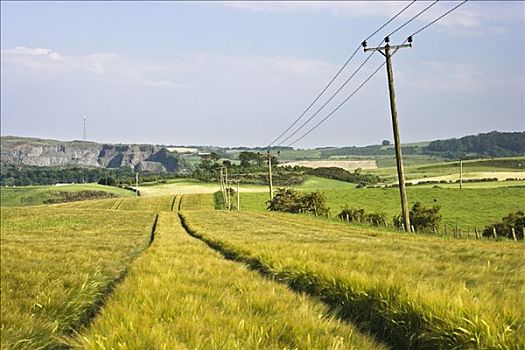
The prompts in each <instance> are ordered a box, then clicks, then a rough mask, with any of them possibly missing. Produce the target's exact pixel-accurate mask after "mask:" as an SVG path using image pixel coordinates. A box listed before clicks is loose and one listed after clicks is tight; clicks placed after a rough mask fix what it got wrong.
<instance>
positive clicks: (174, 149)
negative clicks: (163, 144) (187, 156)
mask: <svg viewBox="0 0 525 350" xmlns="http://www.w3.org/2000/svg"><path fill="white" fill-rule="evenodd" d="M167 149H168V151H170V152H177V153H197V152H199V149H198V148H190V147H168V148H167Z"/></svg>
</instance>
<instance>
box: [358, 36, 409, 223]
mask: <svg viewBox="0 0 525 350" xmlns="http://www.w3.org/2000/svg"><path fill="white" fill-rule="evenodd" d="M389 42H390V38H389V37H386V38H385V43H386V45H385V46H383V47H377V48H369V49H367V48H366V41H363V43H362V45H363V47H364V50H365V52H366V51H379V53H381V54H382V55H383V56H385V58H386V72H387V76H388V91H389V93H390V112H391V114H392V128H393V130H394V146H395V150H396V165H397V177H398V180H399V193H400V196H401V209H402V212H403V223H404V227H405V231H407V232H410V227H411V226H410V217H409V215H408V213H409V211H408V199H407V193H406V185H405V171H404V169H403V156H402V155H401V141H400V137H399V125H398V121H397V109H396V94H395V91H394V72H393V70H392V53H391V50H395V51H397V50H399V49H401V48H404V47H412V37H409V38H408V44H407V45H404V44H403V45H394V46H390V44H389ZM383 51H384V52H383Z"/></svg>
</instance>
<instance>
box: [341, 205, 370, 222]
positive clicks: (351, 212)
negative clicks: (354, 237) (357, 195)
mask: <svg viewBox="0 0 525 350" xmlns="http://www.w3.org/2000/svg"><path fill="white" fill-rule="evenodd" d="M337 216H338V217H339V218H340V219H342V220H348V221H358V222H361V221H363V220H364V219H365V210H364V209H356V208H349V207H346V206H345V207H344V208H343V210H342V211H341V212H340V213H339V214H338V215H337Z"/></svg>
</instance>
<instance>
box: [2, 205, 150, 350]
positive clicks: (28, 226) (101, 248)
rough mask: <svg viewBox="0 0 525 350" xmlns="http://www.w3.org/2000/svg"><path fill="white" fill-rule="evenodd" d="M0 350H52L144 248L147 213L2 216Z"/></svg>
mask: <svg viewBox="0 0 525 350" xmlns="http://www.w3.org/2000/svg"><path fill="white" fill-rule="evenodd" d="M1 215H2V230H1V245H2V249H1V266H2V274H1V290H2V303H1V323H2V324H1V329H2V331H1V344H2V349H59V348H64V346H65V345H64V344H65V343H64V339H65V337H66V336H69V335H71V334H72V332H73V331H75V330H78V329H80V327H81V326H83V325H84V324H85V323H86V322H88V321H89V319H90V317H91V316H92V315H93V313H94V312H96V310H97V309H98V307H99V306H100V305H101V303H102V300H103V298H104V297H105V295H106V294H107V293H109V292H110V290H111V288H112V286H113V283H115V281H116V280H117V279H119V278H121V277H122V276H123V273H124V272H125V270H126V268H127V267H128V266H129V265H130V263H131V262H132V260H133V259H134V258H135V257H136V256H137V255H138V254H139V253H140V252H141V251H143V250H144V249H145V248H146V247H147V245H148V243H149V241H150V234H151V228H152V224H153V219H154V215H153V213H148V212H144V213H134V215H128V214H127V213H126V212H115V211H101V210H75V209H66V208H61V207H57V206H39V207H26V208H2V211H1Z"/></svg>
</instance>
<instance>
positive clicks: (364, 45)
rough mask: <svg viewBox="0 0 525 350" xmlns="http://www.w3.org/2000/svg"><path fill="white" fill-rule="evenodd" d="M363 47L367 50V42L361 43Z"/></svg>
mask: <svg viewBox="0 0 525 350" xmlns="http://www.w3.org/2000/svg"><path fill="white" fill-rule="evenodd" d="M361 46H362V47H364V48H365V49H366V40H365V41H363V42H362V43H361Z"/></svg>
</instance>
